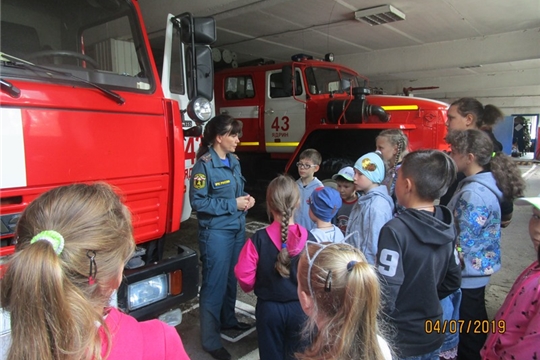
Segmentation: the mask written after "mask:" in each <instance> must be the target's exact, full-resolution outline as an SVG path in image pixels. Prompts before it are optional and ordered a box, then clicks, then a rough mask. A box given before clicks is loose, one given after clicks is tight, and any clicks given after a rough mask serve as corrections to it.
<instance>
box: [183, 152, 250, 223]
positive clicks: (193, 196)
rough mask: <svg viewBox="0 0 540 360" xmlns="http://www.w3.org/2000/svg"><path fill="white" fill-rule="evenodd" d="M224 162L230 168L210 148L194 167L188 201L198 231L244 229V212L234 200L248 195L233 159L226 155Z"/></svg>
mask: <svg viewBox="0 0 540 360" xmlns="http://www.w3.org/2000/svg"><path fill="white" fill-rule="evenodd" d="M227 158H228V159H229V162H230V167H229V166H226V165H224V164H223V162H222V161H221V159H220V158H219V156H218V154H217V153H216V152H215V151H214V149H213V148H210V149H209V150H208V152H207V153H206V154H204V155H202V156H201V157H200V158H199V160H197V162H196V163H195V166H193V170H192V175H191V184H190V185H191V186H190V188H189V199H190V202H191V207H192V208H193V209H194V210H196V211H197V219H198V220H199V227H202V228H211V229H227V230H236V229H242V228H244V226H245V222H246V212H245V211H242V210H238V208H237V204H236V198H237V197H240V196H244V195H247V194H246V193H245V192H244V183H245V179H244V177H243V176H242V173H241V169H240V162H239V161H238V158H237V157H236V155H234V154H227Z"/></svg>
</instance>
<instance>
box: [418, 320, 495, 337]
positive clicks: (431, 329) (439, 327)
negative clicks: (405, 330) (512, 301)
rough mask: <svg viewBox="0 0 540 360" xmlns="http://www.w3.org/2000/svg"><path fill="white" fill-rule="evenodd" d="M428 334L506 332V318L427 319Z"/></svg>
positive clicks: (425, 327) (425, 324) (426, 329)
mask: <svg viewBox="0 0 540 360" xmlns="http://www.w3.org/2000/svg"><path fill="white" fill-rule="evenodd" d="M424 331H425V332H426V334H433V333H435V334H444V333H446V332H449V333H450V334H455V333H460V334H489V333H492V334H495V333H499V334H504V333H505V332H506V321H504V320H498V321H496V320H435V321H433V320H426V321H425V322H424Z"/></svg>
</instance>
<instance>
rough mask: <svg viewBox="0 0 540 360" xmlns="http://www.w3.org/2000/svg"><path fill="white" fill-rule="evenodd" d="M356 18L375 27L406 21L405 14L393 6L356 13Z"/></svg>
mask: <svg viewBox="0 0 540 360" xmlns="http://www.w3.org/2000/svg"><path fill="white" fill-rule="evenodd" d="M354 18H355V19H356V20H358V21H363V22H365V23H368V24H369V25H371V26H373V25H382V24H387V23H391V22H394V21H400V20H405V14H404V13H403V12H402V11H400V10H399V9H396V8H395V7H393V6H392V5H381V6H376V7H372V8H368V9H363V10H358V11H355V12H354Z"/></svg>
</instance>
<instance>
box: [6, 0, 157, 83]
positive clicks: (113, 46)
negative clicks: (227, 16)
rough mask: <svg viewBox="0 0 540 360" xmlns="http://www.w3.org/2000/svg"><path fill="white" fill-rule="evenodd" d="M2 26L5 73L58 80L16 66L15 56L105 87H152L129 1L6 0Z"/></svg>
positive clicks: (138, 28) (7, 75) (134, 16)
mask: <svg viewBox="0 0 540 360" xmlns="http://www.w3.org/2000/svg"><path fill="white" fill-rule="evenodd" d="M0 30H1V42H0V46H1V47H0V50H1V52H2V53H3V54H6V55H8V56H6V57H3V58H2V61H1V64H2V69H1V70H0V71H1V73H2V77H3V78H23V79H32V80H34V81H46V82H57V81H59V77H58V76H55V77H51V76H46V74H44V73H43V72H35V71H32V70H31V68H29V67H24V66H13V64H14V63H16V62H17V61H14V60H13V59H14V58H15V59H20V60H22V61H21V62H30V63H32V64H36V65H40V66H41V67H46V68H51V69H54V70H57V71H60V72H63V73H69V74H71V75H74V76H76V77H78V78H81V79H83V80H86V81H88V82H91V83H94V84H99V85H101V86H103V87H106V88H111V89H116V88H118V89H125V90H141V91H149V90H151V89H152V88H153V83H154V82H153V79H152V77H151V76H152V72H151V71H150V63H149V60H148V54H147V53H146V50H145V46H144V45H143V38H142V36H141V33H140V26H139V25H138V20H137V18H136V15H135V11H134V9H133V8H132V6H131V5H130V4H128V3H127V2H126V1H125V0H80V1H73V0H57V1H43V0H2V12H1V29H0ZM7 59H9V60H11V61H7ZM69 79H71V81H72V78H69V77H66V79H64V80H65V81H70V80H69Z"/></svg>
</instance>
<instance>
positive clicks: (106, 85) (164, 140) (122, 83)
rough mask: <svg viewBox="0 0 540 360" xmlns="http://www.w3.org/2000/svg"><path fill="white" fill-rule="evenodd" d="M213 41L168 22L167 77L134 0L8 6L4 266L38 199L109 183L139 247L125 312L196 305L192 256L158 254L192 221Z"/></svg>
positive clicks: (24, 1)
mask: <svg viewBox="0 0 540 360" xmlns="http://www.w3.org/2000/svg"><path fill="white" fill-rule="evenodd" d="M164 20H165V19H164ZM215 37H216V31H215V22H214V19H212V18H193V17H192V16H191V15H190V14H187V13H186V14H182V15H179V16H172V15H169V17H168V21H167V30H166V41H165V50H164V53H163V54H164V56H163V59H164V61H163V64H160V67H161V68H162V74H160V73H159V72H158V66H156V63H155V61H154V59H153V57H152V51H151V49H150V42H149V39H148V36H147V34H146V32H145V26H144V23H143V20H142V17H141V11H140V9H139V5H138V3H137V1H136V0H69V1H68V0H66V1H51V0H48V1H45V0H3V1H2V13H1V43H0V45H1V48H0V50H1V58H0V60H1V61H0V66H1V68H0V73H1V91H0V102H1V110H0V111H1V124H2V134H1V135H2V145H1V146H2V149H1V150H2V153H1V160H2V174H1V179H0V181H1V205H0V214H1V226H2V233H1V244H2V247H1V248H0V265H1V264H5V261H6V258H7V257H8V256H9V255H10V254H12V253H13V251H14V240H13V232H14V228H15V225H16V223H17V219H18V218H19V216H20V214H21V212H22V211H23V209H24V208H25V207H26V206H27V205H28V204H29V203H30V202H31V201H32V200H33V199H35V198H36V197H37V196H39V195H40V194H41V193H43V192H44V191H47V190H49V189H51V188H53V187H57V186H60V185H65V184H70V183H76V182H94V181H105V182H108V183H110V184H112V185H114V186H115V187H116V188H118V189H119V192H120V194H121V196H122V197H123V198H124V201H125V204H126V205H127V206H128V207H129V209H130V210H131V212H132V214H133V225H134V234H135V240H136V242H137V244H138V252H137V254H136V255H137V256H136V257H134V258H133V259H131V260H130V262H129V264H128V267H129V268H130V269H126V270H125V282H124V283H123V284H122V287H121V288H120V290H119V292H118V305H119V307H121V308H122V309H123V310H125V311H126V312H128V313H131V315H133V316H135V317H137V318H139V319H147V318H152V317H155V316H157V315H159V314H163V313H165V312H167V311H169V310H170V309H172V308H173V307H175V306H176V305H178V304H179V303H180V302H183V301H186V300H189V299H192V298H194V297H195V296H196V295H197V286H198V278H199V274H198V259H197V255H196V253H195V251H193V250H192V249H190V248H188V247H185V246H182V245H178V246H177V249H178V251H177V255H175V256H173V257H170V258H166V259H165V258H163V251H162V249H163V243H164V241H165V238H166V237H170V236H172V235H174V234H175V232H177V231H178V230H179V228H180V222H181V220H184V219H186V218H188V217H189V215H190V212H191V208H190V206H189V201H186V200H185V199H186V197H185V196H186V194H187V189H186V187H187V186H189V181H188V179H189V172H190V170H191V167H192V166H193V164H194V161H195V152H196V151H197V148H198V144H199V142H200V134H201V131H202V126H203V123H204V122H205V121H207V120H208V119H209V118H210V117H211V116H212V113H213V111H214V109H213V102H212V101H213V100H212V99H213V66H212V57H211V49H210V47H209V44H211V43H213V42H214V41H215ZM160 75H162V80H161V81H160V78H159V77H160ZM169 315H170V314H169ZM171 322H172V323H174V321H171Z"/></svg>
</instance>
